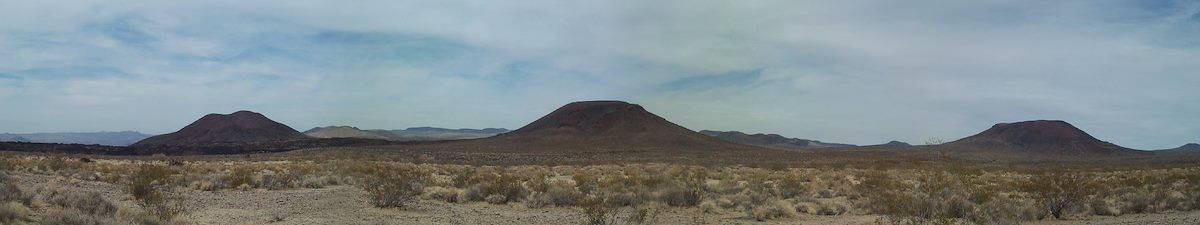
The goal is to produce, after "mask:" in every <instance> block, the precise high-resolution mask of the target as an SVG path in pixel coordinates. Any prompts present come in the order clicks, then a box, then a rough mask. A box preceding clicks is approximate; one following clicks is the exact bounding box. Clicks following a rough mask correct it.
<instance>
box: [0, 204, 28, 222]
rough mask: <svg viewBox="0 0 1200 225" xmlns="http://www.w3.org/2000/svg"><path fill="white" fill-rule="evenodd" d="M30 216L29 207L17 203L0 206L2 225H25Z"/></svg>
mask: <svg viewBox="0 0 1200 225" xmlns="http://www.w3.org/2000/svg"><path fill="white" fill-rule="evenodd" d="M28 216H29V207H26V206H25V205H22V204H21V203H16V202H6V203H3V204H0V224H24V223H25V220H27V219H28Z"/></svg>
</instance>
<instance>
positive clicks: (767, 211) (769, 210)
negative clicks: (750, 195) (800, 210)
mask: <svg viewBox="0 0 1200 225" xmlns="http://www.w3.org/2000/svg"><path fill="white" fill-rule="evenodd" d="M747 213H748V214H749V216H750V217H751V218H754V220H758V221H766V220H771V219H775V218H786V217H793V216H796V207H795V206H793V205H792V204H791V203H789V202H787V201H784V200H773V201H768V202H766V203H765V204H762V205H757V206H753V207H751V208H750V210H748V211H747Z"/></svg>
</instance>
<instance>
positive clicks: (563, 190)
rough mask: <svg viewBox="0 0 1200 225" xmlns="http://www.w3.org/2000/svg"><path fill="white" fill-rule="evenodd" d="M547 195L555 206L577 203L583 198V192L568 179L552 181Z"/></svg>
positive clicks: (547, 189)
mask: <svg viewBox="0 0 1200 225" xmlns="http://www.w3.org/2000/svg"><path fill="white" fill-rule="evenodd" d="M546 197H547V198H548V199H549V200H550V203H551V204H554V206H568V205H575V203H576V202H579V200H580V199H582V198H583V192H580V191H579V190H576V189H575V185H574V184H571V183H570V182H568V181H563V180H558V181H553V182H550V185H548V187H547V188H546Z"/></svg>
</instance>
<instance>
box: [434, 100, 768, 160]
mask: <svg viewBox="0 0 1200 225" xmlns="http://www.w3.org/2000/svg"><path fill="white" fill-rule="evenodd" d="M444 147H448V148H451V149H462V150H466V151H494V152H546V151H553V152H559V153H561V152H585V151H586V152H605V151H621V152H657V153H667V152H712V151H729V150H745V149H753V150H763V149H762V148H757V147H752V146H746V145H739V144H734V143H729V142H724V141H721V140H719V139H716V138H713V137H709V136H706V135H703V134H700V133H697V132H695V131H692V130H689V129H687V128H684V127H682V126H679V125H676V124H674V123H671V122H670V121H667V120H666V119H663V118H662V117H659V116H657V115H654V114H653V113H650V112H649V111H646V109H644V108H642V106H639V105H636V104H629V103H626V102H621V101H587V102H574V103H570V104H567V105H565V106H562V107H560V108H558V109H557V110H554V111H553V112H551V113H550V114H547V115H546V116H543V117H542V118H540V119H537V120H536V121H533V122H532V123H530V124H528V125H526V126H524V127H521V128H520V129H517V130H515V131H512V132H508V133H504V134H501V135H498V136H495V137H490V138H483V139H477V140H471V141H462V142H455V143H448V144H447V145H445V146H444Z"/></svg>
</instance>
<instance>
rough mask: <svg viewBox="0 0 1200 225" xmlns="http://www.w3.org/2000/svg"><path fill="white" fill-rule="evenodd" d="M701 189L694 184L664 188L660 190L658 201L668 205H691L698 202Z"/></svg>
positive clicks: (701, 192)
mask: <svg viewBox="0 0 1200 225" xmlns="http://www.w3.org/2000/svg"><path fill="white" fill-rule="evenodd" d="M702 194H703V191H702V190H701V189H700V188H698V187H695V186H688V185H681V186H674V187H669V188H664V189H662V190H661V191H660V194H659V201H661V202H663V203H664V204H667V205H669V206H675V207H691V206H696V204H699V203H700V198H701V197H703V195H702Z"/></svg>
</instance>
